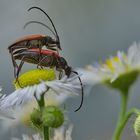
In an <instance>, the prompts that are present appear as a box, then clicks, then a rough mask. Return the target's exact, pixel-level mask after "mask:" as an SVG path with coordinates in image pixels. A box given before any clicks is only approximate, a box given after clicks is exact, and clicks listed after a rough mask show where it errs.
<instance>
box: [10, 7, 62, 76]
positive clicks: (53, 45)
mask: <svg viewBox="0 0 140 140" xmlns="http://www.w3.org/2000/svg"><path fill="white" fill-rule="evenodd" d="M32 9H38V10H40V11H41V12H43V13H44V14H45V15H46V16H47V18H48V19H49V21H50V22H51V24H52V27H53V29H54V31H53V30H52V29H51V28H49V27H48V26H47V25H45V24H43V23H41V22H38V21H29V22H27V23H26V24H25V26H24V27H26V26H27V25H28V24H30V23H38V24H41V25H43V26H45V27H46V28H48V29H49V30H50V31H51V32H52V33H53V35H54V36H55V38H56V39H53V38H51V37H50V36H43V35H30V36H26V37H24V38H21V39H19V40H17V41H15V42H14V43H13V44H11V45H10V46H9V47H8V49H9V52H10V54H11V56H12V62H13V65H14V74H15V76H16V67H18V66H17V64H16V62H15V58H14V57H13V54H14V53H15V52H16V53H17V52H20V53H21V52H24V51H25V50H28V49H32V48H39V49H40V52H41V49H42V48H43V47H44V46H45V47H46V48H47V49H50V50H54V51H57V52H58V49H59V50H61V46H60V40H59V36H58V33H57V30H56V28H55V26H54V23H53V22H52V19H51V18H50V17H49V15H48V14H47V13H46V12H45V11H44V10H42V9H41V8H39V7H31V8H29V9H28V11H30V10H32ZM40 55H41V53H40Z"/></svg>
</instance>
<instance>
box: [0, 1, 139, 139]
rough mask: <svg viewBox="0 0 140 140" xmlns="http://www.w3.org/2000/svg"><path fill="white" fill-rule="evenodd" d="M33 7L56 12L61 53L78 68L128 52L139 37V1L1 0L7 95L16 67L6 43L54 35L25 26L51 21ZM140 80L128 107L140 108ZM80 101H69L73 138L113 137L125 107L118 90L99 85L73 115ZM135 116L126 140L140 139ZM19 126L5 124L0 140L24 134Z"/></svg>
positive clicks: (1, 64) (0, 50)
mask: <svg viewBox="0 0 140 140" xmlns="http://www.w3.org/2000/svg"><path fill="white" fill-rule="evenodd" d="M31 6H39V7H41V8H42V9H44V10H45V11H46V12H47V13H48V14H49V15H50V16H51V18H52V19H53V22H54V24H55V26H56V28H57V30H58V33H59V36H60V40H61V45H62V48H63V51H62V53H61V55H63V56H64V57H65V58H66V59H67V61H68V63H69V65H71V66H72V67H74V68H75V67H84V66H85V65H87V64H89V63H92V62H94V61H100V60H102V59H105V58H107V57H109V56H110V55H115V54H116V52H117V51H118V50H123V51H126V50H127V48H128V47H129V46H130V45H131V44H132V43H133V42H134V41H136V42H139V41H140V1H139V0H0V84H1V85H2V86H3V92H4V93H7V94H9V93H11V92H12V91H14V87H13V85H12V81H13V79H14V76H13V67H12V63H11V58H10V55H9V53H8V50H7V47H8V46H9V45H10V44H11V43H12V42H13V41H15V40H16V39H18V38H21V37H23V36H25V35H30V34H44V35H48V34H49V32H48V31H47V30H46V29H45V28H44V27H42V26H40V25H36V24H32V25H30V26H28V27H27V28H26V29H25V30H24V29H23V26H24V24H25V23H26V22H27V21H29V20H38V21H41V22H44V23H46V24H49V22H48V21H47V19H46V17H45V16H44V15H43V14H42V13H41V12H39V11H37V10H33V11H31V12H27V9H28V8H30V7H31ZM50 35H51V34H50ZM51 36H52V35H51ZM30 67H32V68H33V66H29V65H26V66H24V68H23V71H24V69H29V68H30ZM139 84H140V79H138V81H137V82H136V83H135V85H134V86H133V87H132V88H131V91H130V92H131V95H130V102H129V107H132V106H133V107H138V108H140V93H139V91H140V90H139ZM79 102H80V99H78V98H77V99H70V100H69V101H68V103H67V108H68V109H69V110H70V111H69V117H70V119H71V121H72V122H73V123H74V131H73V134H72V135H73V139H74V140H110V139H111V136H112V133H113V130H114V128H115V124H116V121H117V115H118V111H119V105H120V98H119V94H118V91H115V90H111V89H109V88H107V87H104V86H95V87H94V88H93V89H92V91H91V93H90V95H89V96H88V97H86V98H85V100H84V105H83V107H82V109H81V110H80V111H78V112H77V113H74V109H75V107H77V105H79ZM134 118H135V117H132V119H130V120H129V122H128V123H127V126H126V127H125V131H124V132H123V135H122V139H127V140H136V137H135V135H134V132H133V122H134ZM19 130H20V129H18V128H14V129H10V130H9V131H7V132H3V131H2V128H1V131H0V140H10V136H11V135H12V136H16V135H20V131H19Z"/></svg>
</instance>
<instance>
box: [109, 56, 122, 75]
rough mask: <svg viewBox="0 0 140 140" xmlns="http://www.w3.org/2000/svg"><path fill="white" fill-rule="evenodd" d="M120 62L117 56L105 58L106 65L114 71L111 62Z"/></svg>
mask: <svg viewBox="0 0 140 140" xmlns="http://www.w3.org/2000/svg"><path fill="white" fill-rule="evenodd" d="M119 62H120V59H119V58H118V57H117V56H115V57H113V58H111V59H107V60H106V65H107V66H108V68H109V69H110V70H111V71H112V72H114V71H115V68H114V66H113V63H119Z"/></svg>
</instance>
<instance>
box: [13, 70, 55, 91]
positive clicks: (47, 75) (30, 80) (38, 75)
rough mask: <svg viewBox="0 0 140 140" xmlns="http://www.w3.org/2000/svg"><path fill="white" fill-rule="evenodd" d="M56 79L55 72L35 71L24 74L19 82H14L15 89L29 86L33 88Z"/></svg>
mask: <svg viewBox="0 0 140 140" xmlns="http://www.w3.org/2000/svg"><path fill="white" fill-rule="evenodd" d="M54 79H56V74H55V71H54V70H52V69H49V70H43V69H35V70H30V71H28V72H25V73H24V74H22V75H21V76H20V77H19V78H18V81H16V82H15V81H14V84H15V88H16V89H18V88H24V87H27V86H33V85H35V84H39V83H40V82H41V80H42V81H51V80H54Z"/></svg>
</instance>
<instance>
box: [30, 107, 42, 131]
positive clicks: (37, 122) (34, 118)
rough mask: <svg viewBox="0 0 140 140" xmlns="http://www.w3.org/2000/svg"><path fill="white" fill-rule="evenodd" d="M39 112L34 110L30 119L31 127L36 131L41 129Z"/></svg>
mask: <svg viewBox="0 0 140 140" xmlns="http://www.w3.org/2000/svg"><path fill="white" fill-rule="evenodd" d="M41 115H42V114H41V111H39V110H37V109H34V111H33V112H32V114H31V116H30V118H31V122H32V125H33V126H34V127H36V128H38V129H42V120H41Z"/></svg>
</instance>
